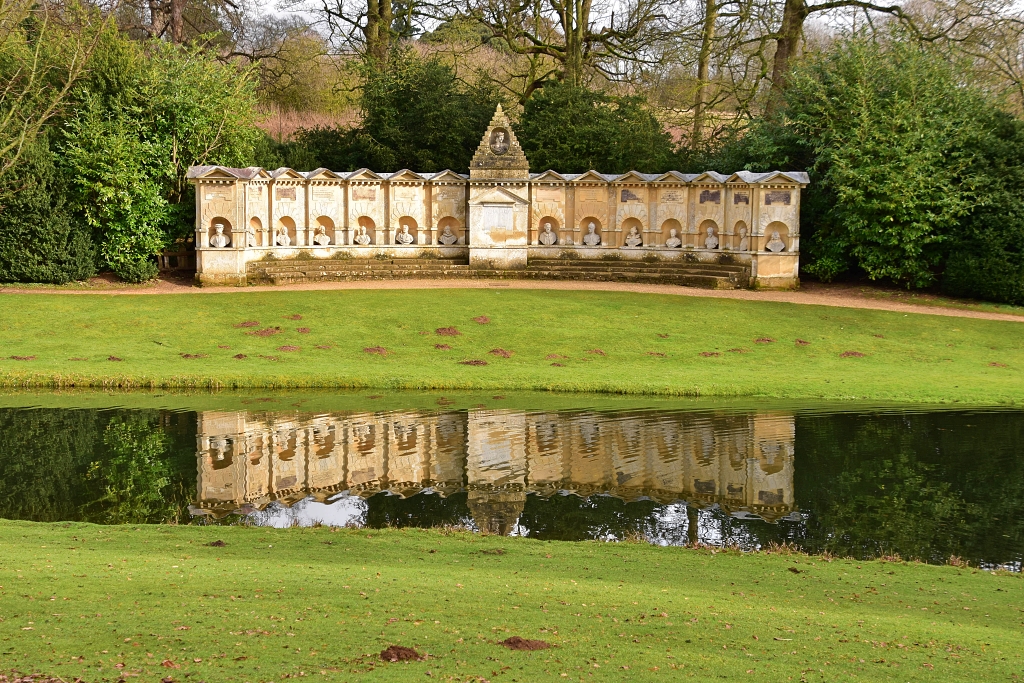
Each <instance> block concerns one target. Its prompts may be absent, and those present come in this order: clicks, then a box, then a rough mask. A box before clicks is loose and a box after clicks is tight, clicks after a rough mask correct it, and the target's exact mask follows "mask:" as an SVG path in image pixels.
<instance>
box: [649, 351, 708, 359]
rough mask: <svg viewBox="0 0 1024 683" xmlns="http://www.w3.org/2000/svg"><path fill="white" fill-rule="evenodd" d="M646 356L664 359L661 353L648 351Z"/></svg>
mask: <svg viewBox="0 0 1024 683" xmlns="http://www.w3.org/2000/svg"><path fill="white" fill-rule="evenodd" d="M647 355H648V356H657V357H658V358H664V357H665V354H663V353H662V352H661V351H648V352H647ZM715 355H718V354H715Z"/></svg>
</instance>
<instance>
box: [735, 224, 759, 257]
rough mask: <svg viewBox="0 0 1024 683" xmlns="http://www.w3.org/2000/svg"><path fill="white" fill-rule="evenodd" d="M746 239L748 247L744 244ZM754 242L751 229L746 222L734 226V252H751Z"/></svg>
mask: <svg viewBox="0 0 1024 683" xmlns="http://www.w3.org/2000/svg"><path fill="white" fill-rule="evenodd" d="M744 238H746V240H747V243H746V245H744V244H743V239H744ZM753 242H754V240H753V239H751V237H750V228H749V227H748V226H747V222H746V221H736V225H734V226H732V249H733V251H750V245H751V244H753Z"/></svg>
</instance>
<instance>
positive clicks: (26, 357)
mask: <svg viewBox="0 0 1024 683" xmlns="http://www.w3.org/2000/svg"><path fill="white" fill-rule="evenodd" d="M35 359H36V357H35V356H11V360H35Z"/></svg>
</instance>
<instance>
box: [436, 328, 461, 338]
mask: <svg viewBox="0 0 1024 683" xmlns="http://www.w3.org/2000/svg"><path fill="white" fill-rule="evenodd" d="M434 333H435V334H439V335H441V336H442V337H458V336H459V335H460V334H462V333H461V332H459V331H458V330H457V329H456V328H454V327H439V328H437V329H436V330H434Z"/></svg>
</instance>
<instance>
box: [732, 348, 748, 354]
mask: <svg viewBox="0 0 1024 683" xmlns="http://www.w3.org/2000/svg"><path fill="white" fill-rule="evenodd" d="M727 350H728V351H729V353H750V349H744V348H742V347H736V348H735V349H727Z"/></svg>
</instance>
